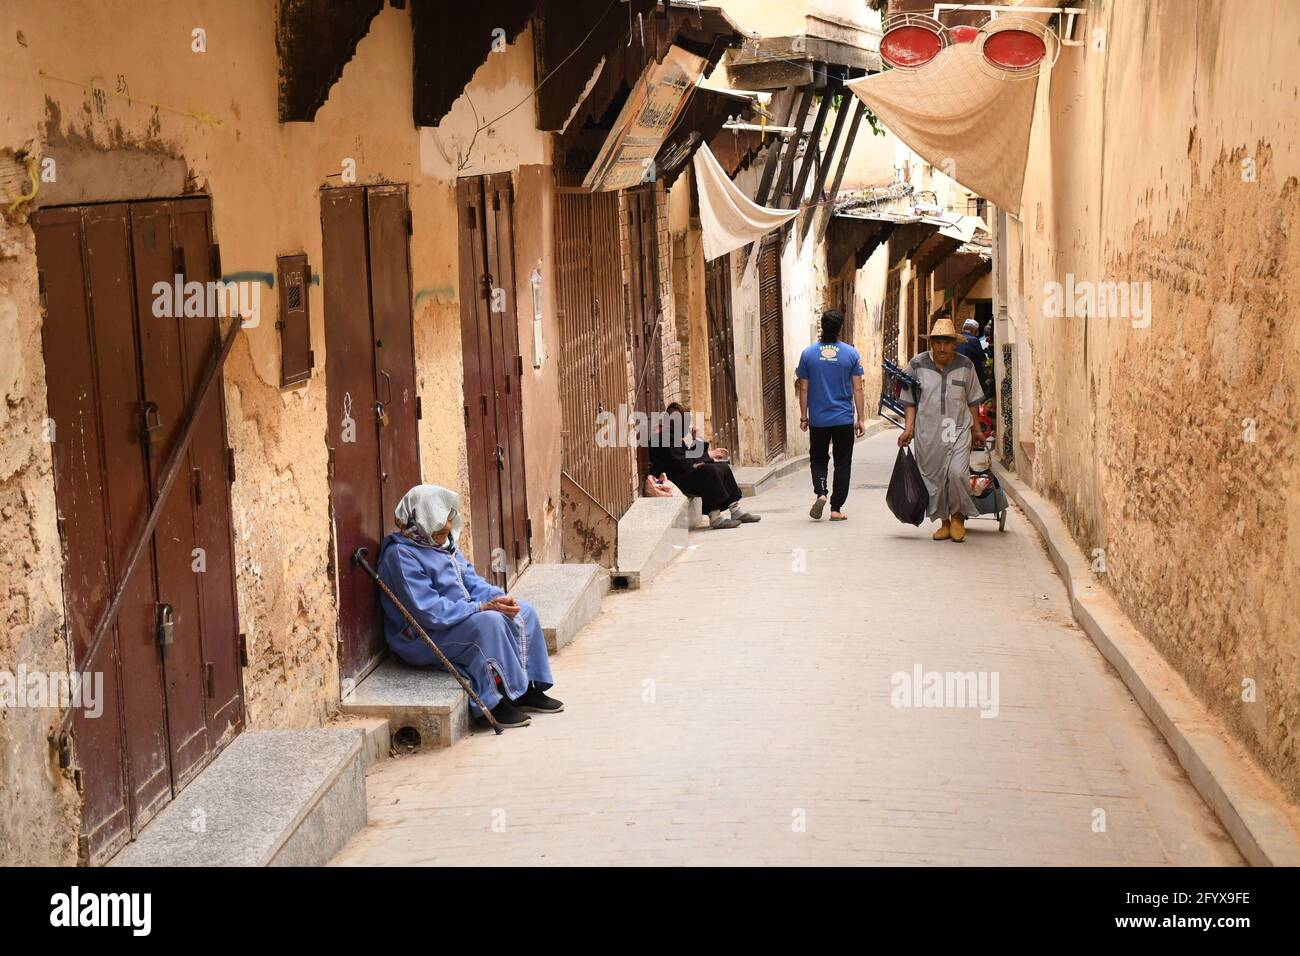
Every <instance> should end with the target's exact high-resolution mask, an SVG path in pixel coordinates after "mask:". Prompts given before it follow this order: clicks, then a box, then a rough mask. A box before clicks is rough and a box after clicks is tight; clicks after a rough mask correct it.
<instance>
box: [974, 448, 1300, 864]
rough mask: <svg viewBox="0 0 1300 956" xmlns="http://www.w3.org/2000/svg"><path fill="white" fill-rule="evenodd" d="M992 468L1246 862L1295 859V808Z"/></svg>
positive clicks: (1082, 621)
mask: <svg viewBox="0 0 1300 956" xmlns="http://www.w3.org/2000/svg"><path fill="white" fill-rule="evenodd" d="M994 471H995V473H996V474H997V476H998V480H999V481H1001V482H1002V486H1003V487H1004V488H1005V489H1006V491H1007V494H1008V495H1009V496H1010V498H1011V500H1012V501H1014V502H1015V503H1016V504H1017V505H1019V506H1020V508H1021V510H1022V511H1024V513H1025V516H1026V517H1028V518H1029V523H1030V524H1032V525H1033V526H1034V528H1035V530H1037V532H1038V534H1039V536H1040V537H1041V538H1042V539H1043V543H1044V544H1045V545H1046V546H1047V553H1048V555H1049V556H1050V557H1051V559H1052V563H1053V564H1054V565H1055V566H1056V570H1057V572H1058V573H1059V574H1060V575H1061V578H1062V580H1063V581H1064V582H1065V588H1066V592H1067V593H1068V594H1069V596H1070V608H1071V610H1072V611H1073V613H1074V619H1075V620H1076V621H1077V622H1078V623H1079V626H1080V627H1082V628H1083V630H1084V632H1085V633H1086V634H1087V635H1088V637H1090V638H1091V639H1092V642H1093V643H1094V644H1096V645H1097V648H1098V650H1100V651H1101V653H1102V656H1103V657H1105V658H1106V660H1107V661H1108V662H1109V663H1110V664H1111V666H1112V667H1114V668H1115V670H1117V671H1118V672H1119V675H1120V678H1121V679H1122V680H1123V681H1124V683H1125V684H1126V685H1127V686H1128V689H1129V691H1130V692H1131V693H1132V694H1133V697H1134V698H1135V699H1136V700H1137V702H1138V704H1139V705H1141V707H1142V710H1143V711H1144V712H1145V713H1146V715H1147V717H1148V718H1149V719H1150V720H1151V722H1152V723H1153V724H1155V726H1156V728H1157V729H1158V730H1159V731H1160V733H1161V734H1162V735H1164V738H1165V740H1166V741H1167V742H1168V743H1169V746H1170V747H1172V748H1173V751H1174V753H1175V754H1176V755H1177V756H1178V762H1179V763H1181V764H1182V765H1183V769H1184V770H1186V771H1187V776H1188V777H1189V779H1190V780H1191V782H1192V786H1194V787H1195V788H1196V790H1197V792H1198V793H1200V795H1201V797H1202V798H1203V799H1204V800H1205V802H1206V803H1207V804H1208V805H1209V807H1210V809H1211V810H1213V811H1214V813H1215V815H1216V816H1218V818H1219V820H1220V822H1222V824H1223V826H1224V828H1225V829H1226V830H1227V831H1228V835H1229V836H1231V837H1232V840H1233V842H1234V843H1236V845H1237V848H1238V849H1239V850H1240V851H1241V854H1242V856H1244V857H1245V858H1246V860H1247V862H1249V863H1250V864H1251V865H1252V866H1300V812H1297V810H1296V808H1295V807H1292V806H1291V805H1290V803H1289V802H1288V800H1287V799H1286V797H1285V795H1284V794H1283V793H1282V791H1281V790H1279V789H1278V787H1277V786H1276V785H1275V784H1274V783H1273V782H1272V781H1271V780H1269V779H1268V777H1266V776H1265V775H1264V773H1263V772H1262V771H1261V770H1260V769H1259V768H1258V767H1257V766H1256V765H1255V763H1254V761H1253V760H1252V759H1251V758H1250V757H1249V755H1247V754H1246V753H1245V751H1243V750H1242V749H1241V748H1240V746H1239V745H1238V744H1236V743H1235V742H1233V741H1232V740H1231V739H1230V738H1229V737H1228V735H1227V734H1226V733H1225V732H1224V730H1223V728H1222V727H1221V726H1220V724H1219V722H1218V721H1217V720H1216V719H1215V718H1214V717H1213V716H1212V715H1211V714H1210V713H1209V711H1207V710H1206V709H1205V707H1204V706H1203V705H1202V704H1201V702H1200V701H1199V700H1197V699H1196V695H1195V694H1193V693H1192V691H1191V689H1190V688H1189V687H1188V686H1187V683H1186V682H1185V681H1184V680H1183V679H1182V677H1181V676H1180V675H1179V674H1178V672H1177V671H1175V670H1174V669H1173V667H1171V666H1170V665H1169V664H1168V662H1166V661H1165V659H1164V658H1163V657H1161V656H1160V653H1159V651H1157V650H1156V649H1155V647H1153V646H1152V645H1151V643H1150V642H1149V641H1148V640H1147V639H1146V638H1145V637H1144V636H1143V635H1142V633H1141V632H1140V631H1138V629H1137V628H1136V627H1134V626H1133V623H1132V622H1131V621H1130V620H1129V619H1128V616H1127V615H1125V614H1124V612H1123V611H1122V610H1121V609H1120V607H1119V604H1118V603H1117V602H1116V601H1115V599H1114V598H1113V597H1112V596H1111V595H1110V593H1109V592H1108V591H1107V590H1106V589H1105V588H1104V587H1102V586H1101V585H1099V584H1096V583H1094V581H1093V572H1092V566H1091V565H1090V564H1089V563H1088V561H1087V559H1086V558H1085V557H1084V555H1083V552H1082V551H1081V550H1080V549H1079V546H1078V545H1077V544H1076V543H1075V541H1074V538H1073V537H1072V536H1071V535H1070V532H1069V529H1068V528H1067V527H1066V525H1065V522H1064V521H1062V520H1061V516H1060V512H1058V511H1057V509H1056V507H1055V506H1054V505H1053V504H1051V502H1049V501H1047V500H1046V499H1045V498H1043V497H1042V496H1041V495H1039V494H1038V493H1037V492H1035V491H1034V490H1033V489H1031V488H1029V487H1028V486H1026V485H1024V484H1023V483H1022V482H1021V481H1020V480H1019V479H1018V478H1016V477H1014V476H1012V475H1010V474H1008V473H1007V471H1006V469H1005V468H1003V467H1002V466H1001V465H1000V464H996V463H995V464H994Z"/></svg>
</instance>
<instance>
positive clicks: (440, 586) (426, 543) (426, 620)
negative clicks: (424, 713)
mask: <svg viewBox="0 0 1300 956" xmlns="http://www.w3.org/2000/svg"><path fill="white" fill-rule="evenodd" d="M394 517H395V518H396V520H397V527H398V529H399V530H398V531H397V532H395V533H393V534H390V535H388V537H386V538H385V539H384V543H383V545H382V546H381V547H380V549H379V561H378V571H379V577H380V578H381V579H382V580H383V582H384V583H385V584H387V585H388V587H389V588H390V589H392V592H393V594H395V595H396V596H397V599H398V600H399V601H400V602H401V603H402V604H403V605H404V606H405V607H406V610H407V611H409V612H410V614H411V616H412V617H414V618H415V620H416V621H418V622H419V624H420V626H421V627H422V628H424V630H425V631H426V632H427V633H428V635H429V637H430V638H432V639H433V641H434V643H435V644H437V645H438V647H439V648H440V649H441V650H442V652H443V653H444V654H446V655H447V659H448V660H449V661H451V662H452V664H454V665H455V666H456V669H457V670H459V671H460V672H461V674H462V675H463V676H464V677H465V679H466V680H468V681H469V684H470V686H471V687H473V688H474V693H476V694H478V696H479V699H480V700H482V701H483V705H484V706H485V707H487V708H488V709H489V710H490V711H491V712H492V716H493V717H494V718H495V719H496V722H497V723H498V724H500V725H501V726H502V727H526V726H527V725H528V723H529V720H530V718H529V716H528V713H529V712H532V713H539V714H558V713H559V712H560V711H562V710H564V704H562V703H561V702H560V701H558V700H556V699H555V698H553V697H548V696H547V695H546V693H545V691H547V690H549V689H550V688H551V686H552V681H551V663H550V659H549V658H548V657H547V653H546V640H545V638H544V637H543V636H542V626H541V623H540V622H539V621H538V619H537V612H536V611H535V610H533V608H532V606H531V605H530V604H528V603H526V602H524V601H519V600H516V599H515V598H512V597H510V596H509V595H507V594H506V592H505V591H503V590H501V589H500V588H499V587H496V586H494V585H491V584H489V583H488V582H487V581H485V580H483V578H481V577H479V575H478V574H477V572H475V570H474V566H473V565H472V564H470V563H469V562H468V561H466V560H465V556H464V555H463V554H461V553H460V551H459V550H457V547H456V541H457V539H458V538H459V536H460V529H461V519H460V496H459V495H458V494H456V492H454V491H449V490H448V489H446V488H440V487H438V486H437V485H416V486H415V487H414V488H412V489H411V490H410V491H408V492H407V493H406V495H405V497H403V498H402V500H401V501H399V502H398V503H397V509H396V511H395V512H394ZM379 600H380V603H381V605H382V606H383V611H384V638H385V640H387V642H388V646H389V647H390V648H392V650H393V653H394V654H396V655H397V656H398V657H400V658H401V659H402V660H404V661H405V662H406V663H408V664H411V665H414V666H416V667H426V666H428V665H430V664H437V663H439V662H438V658H437V656H436V655H435V654H434V652H433V649H432V648H430V647H429V645H428V644H426V643H425V642H424V641H422V640H420V639H419V637H417V636H416V635H415V634H413V633H412V630H411V628H410V626H409V625H408V624H407V622H406V619H405V618H403V617H402V614H401V612H400V611H398V610H397V608H396V607H395V606H394V605H393V602H392V601H390V600H389V599H388V596H387V595H384V594H381V595H380V598H379ZM470 709H471V712H473V713H474V714H475V715H476V716H481V713H480V712H479V708H478V705H477V704H475V703H474V702H473V701H471V702H470Z"/></svg>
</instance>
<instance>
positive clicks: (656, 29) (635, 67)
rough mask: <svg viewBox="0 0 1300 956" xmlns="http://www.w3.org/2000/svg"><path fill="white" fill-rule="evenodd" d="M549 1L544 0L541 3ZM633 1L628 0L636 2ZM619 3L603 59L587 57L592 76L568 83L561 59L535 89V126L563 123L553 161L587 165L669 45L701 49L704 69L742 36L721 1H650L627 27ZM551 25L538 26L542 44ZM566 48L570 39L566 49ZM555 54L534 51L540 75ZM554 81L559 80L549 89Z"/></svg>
mask: <svg viewBox="0 0 1300 956" xmlns="http://www.w3.org/2000/svg"><path fill="white" fill-rule="evenodd" d="M552 2H553V0H544V6H545V5H549V4H551V3H552ZM639 2H640V0H631V6H632V8H633V9H634V10H635V9H636V7H637V5H638V3H639ZM581 4H582V0H578V5H581ZM617 6H618V7H619V8H620V12H621V14H622V16H623V19H622V20H621V21H620V22H621V26H620V27H619V28H618V32H617V35H616V36H614V38H613V42H612V47H610V48H609V49H608V50H607V55H606V57H605V58H604V63H603V64H600V63H599V61H597V63H596V64H593V67H592V69H596V67H597V66H598V67H599V69H598V72H596V73H595V75H594V78H593V75H592V73H591V72H590V71H589V72H587V73H584V74H583V76H582V83H581V84H579V85H578V87H577V89H576V90H571V89H570V88H569V87H568V86H567V85H565V84H567V83H568V82H569V81H570V80H572V79H573V77H572V76H570V69H569V64H565V66H564V67H563V68H559V69H557V70H556V72H555V74H554V75H553V77H552V78H550V79H548V80H547V82H546V83H545V84H544V85H543V86H542V88H541V89H540V90H539V91H538V95H537V115H538V128H539V129H560V128H563V130H564V132H563V133H562V134H561V136H560V141H559V144H558V149H557V153H558V156H559V157H561V159H560V160H559V164H560V165H561V166H562V167H563V168H566V169H568V170H570V171H573V170H578V171H585V170H586V169H588V168H589V167H590V166H591V164H592V163H593V162H594V161H595V159H596V156H597V154H598V153H599V152H600V151H601V149H602V147H603V146H604V145H605V141H606V138H607V137H608V136H609V135H610V134H611V132H613V131H614V128H615V124H616V122H618V120H619V116H620V113H621V112H622V109H623V106H624V104H625V103H626V101H627V99H628V97H629V95H631V93H632V91H633V90H635V89H637V86H638V83H640V82H641V81H642V78H643V77H644V76H645V75H646V74H647V72H648V71H649V70H650V68H651V66H652V65H655V64H659V63H662V62H663V61H664V58H665V57H667V56H668V54H669V51H670V50H671V49H673V47H674V46H675V47H677V48H678V49H679V50H683V51H685V52H687V53H689V54H692V55H694V56H697V57H700V58H701V59H702V60H703V67H702V73H703V75H704V76H708V75H709V74H710V73H711V72H712V71H713V69H714V68H715V67H716V66H717V64H718V62H719V61H720V60H721V59H722V54H723V52H724V51H725V50H726V49H727V48H728V46H730V45H733V44H739V43H740V42H741V40H742V39H743V38H744V34H743V33H742V31H741V30H740V28H739V27H738V26H737V25H736V23H735V21H733V20H731V19H730V18H729V17H728V16H727V15H726V14H725V13H723V12H722V11H721V10H720V9H719V8H717V7H707V6H703V5H701V6H700V7H699V8H698V9H697V8H695V7H685V6H677V5H673V6H670V7H669V10H668V12H667V13H666V14H665V13H664V11H663V9H662V8H656V9H655V10H654V12H653V13H652V14H651V15H648V16H644V17H643V18H642V19H641V20H640V21H637V20H636V19H635V18H634V19H633V20H632V27H631V30H632V32H631V34H630V35H629V34H628V32H627V31H628V20H627V5H624V4H618V5H617ZM602 9H603V8H602ZM593 19H594V17H593ZM591 22H592V21H591V20H588V21H587V23H588V29H592V28H591V26H590V24H591ZM605 26H606V24H605V21H601V22H600V23H598V24H597V27H596V29H595V32H593V34H592V38H591V40H589V41H588V43H590V44H595V43H596V40H597V36H598V34H600V33H601V31H602V30H603V29H604V28H605ZM549 29H551V27H550V26H545V27H544V28H543V31H542V32H543V36H542V38H541V39H542V44H541V45H542V46H549V45H550V44H551V43H552V41H553V39H554V38H553V37H550V36H549V35H547V33H546V31H547V30H549ZM642 36H644V43H643V42H642ZM585 48H586V47H585V45H584V48H583V49H585ZM571 50H572V47H570V48H569V49H568V50H566V51H565V52H566V53H567V52H571ZM556 52H559V51H558V50H557V51H556ZM553 55H554V53H547V52H544V51H543V52H539V56H540V58H541V60H542V62H539V64H538V72H539V74H540V75H546V74H545V73H544V72H543V70H544V65H543V64H544V63H545V62H548V61H549V60H550V58H551V57H552V56H553ZM581 55H582V54H581V51H580V52H579V54H578V55H575V56H574V58H573V59H574V60H577V59H578V58H579V56H581ZM570 62H572V61H570ZM566 77H568V79H566ZM552 84H557V85H556V86H555V88H554V89H553V88H552ZM575 104H576V105H575ZM679 115H680V114H679Z"/></svg>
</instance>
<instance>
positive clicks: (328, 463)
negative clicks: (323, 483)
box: [325, 448, 334, 481]
mask: <svg viewBox="0 0 1300 956" xmlns="http://www.w3.org/2000/svg"><path fill="white" fill-rule="evenodd" d="M325 472H326V477H327V478H329V480H330V481H333V480H334V449H333V448H331V449H329V453H328V454H327V455H326V458H325Z"/></svg>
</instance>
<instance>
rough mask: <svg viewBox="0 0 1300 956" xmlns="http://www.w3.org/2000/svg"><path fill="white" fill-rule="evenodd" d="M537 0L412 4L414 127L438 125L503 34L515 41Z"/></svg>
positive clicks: (418, 1)
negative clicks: (498, 31) (501, 33)
mask: <svg viewBox="0 0 1300 956" xmlns="http://www.w3.org/2000/svg"><path fill="white" fill-rule="evenodd" d="M539 5H540V3H539V0H472V2H469V3H452V2H449V0H411V32H412V42H413V43H414V48H415V49H414V52H415V56H414V69H413V73H414V76H413V77H412V79H411V84H412V97H411V99H412V104H411V105H412V109H413V112H414V115H415V125H416V126H437V125H438V124H439V123H440V122H442V118H443V117H444V116H446V115H447V114H448V113H449V112H450V111H451V105H452V104H453V103H454V102H456V99H457V98H458V97H459V96H460V95H461V93H462V92H463V91H464V89H465V87H466V86H467V85H468V84H469V81H470V80H471V79H473V78H474V74H475V72H477V70H478V68H479V67H480V66H482V65H483V64H484V63H485V62H486V61H487V58H488V57H489V56H491V55H492V45H493V43H494V42H497V41H498V39H499V38H500V36H501V35H500V34H499V33H496V32H495V31H497V30H503V31H505V40H506V42H507V43H514V42H515V40H516V38H518V36H519V34H520V33H522V32H523V30H524V27H526V26H528V20H529V18H530V17H532V15H533V14H534V12H536V11H537V8H538V7H539Z"/></svg>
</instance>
